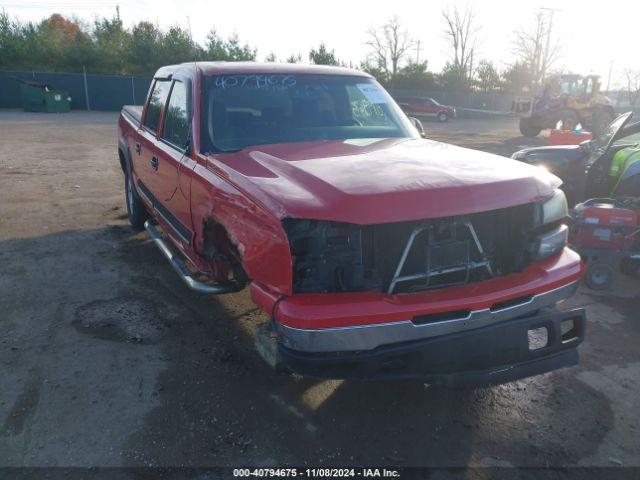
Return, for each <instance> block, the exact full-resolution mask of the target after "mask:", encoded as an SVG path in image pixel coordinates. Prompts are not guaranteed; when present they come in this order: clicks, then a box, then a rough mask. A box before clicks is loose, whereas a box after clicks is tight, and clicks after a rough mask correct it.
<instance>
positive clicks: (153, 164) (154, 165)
mask: <svg viewBox="0 0 640 480" xmlns="http://www.w3.org/2000/svg"><path fill="white" fill-rule="evenodd" d="M151 168H153V170H154V171H158V157H156V156H155V155H154V156H153V157H151Z"/></svg>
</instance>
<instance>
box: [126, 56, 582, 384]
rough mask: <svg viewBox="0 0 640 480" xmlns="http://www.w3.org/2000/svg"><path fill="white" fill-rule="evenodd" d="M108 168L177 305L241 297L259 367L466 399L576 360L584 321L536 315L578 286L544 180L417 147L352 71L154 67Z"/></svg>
mask: <svg viewBox="0 0 640 480" xmlns="http://www.w3.org/2000/svg"><path fill="white" fill-rule="evenodd" d="M118 153H119V158H120V165H121V167H122V170H123V172H124V176H125V192H126V202H127V210H128V214H129V219H130V221H131V224H132V225H133V226H134V227H136V228H140V229H142V228H146V229H147V231H148V232H149V233H150V234H151V235H152V237H153V238H154V240H155V241H156V243H157V244H158V246H159V247H160V248H161V251H162V252H163V254H164V255H165V256H166V257H167V258H168V259H169V261H170V262H171V265H172V266H173V267H174V268H175V270H176V271H177V272H178V273H179V274H180V275H181V277H182V278H183V279H184V280H185V282H186V283H187V284H188V285H189V286H190V287H191V288H193V289H195V290H197V291H200V292H203V293H210V294H219V293H228V292H234V291H237V290H240V289H242V288H243V287H245V286H246V285H248V286H249V289H250V292H251V298H252V299H253V300H254V302H255V303H256V304H257V305H258V306H259V307H260V308H261V309H262V310H264V312H266V313H267V314H268V315H270V317H271V322H270V323H269V324H268V325H269V327H270V328H271V329H272V330H271V332H270V335H267V336H266V338H269V339H273V340H271V343H268V344H267V345H271V346H272V347H273V350H272V351H271V352H270V353H272V354H273V355H272V356H271V357H270V358H271V359H272V360H273V362H274V363H275V364H277V365H279V366H282V367H286V368H287V369H289V370H293V371H297V372H300V373H302V374H305V375H312V376H319V377H331V378H350V377H360V378H389V377H403V378H405V377H418V378H420V379H421V380H424V381H429V382H434V383H439V382H440V383H456V382H464V383H476V384H484V383H500V382H505V381H509V380H512V379H515V378H521V377H525V376H528V375H533V374H538V373H541V372H546V371H549V370H553V369H556V368H559V367H562V366H566V365H571V364H574V363H576V362H577V359H578V353H577V346H578V345H579V344H580V343H581V342H582V340H583V337H584V324H585V315H584V310H581V309H575V310H569V311H557V310H551V309H550V307H553V306H554V305H555V304H556V303H557V302H559V301H561V300H564V299H565V298H567V297H569V296H570V295H572V294H573V292H575V290H576V288H577V286H578V281H579V279H580V276H581V274H582V263H581V261H580V257H579V256H578V255H577V254H576V253H575V252H573V251H572V250H570V249H569V248H568V247H567V246H566V240H567V235H566V231H567V227H566V225H564V222H565V218H566V216H567V205H566V200H565V198H564V194H563V193H562V192H561V191H560V190H558V187H559V185H560V181H559V180H558V178H556V177H555V176H553V175H551V174H549V173H547V172H545V171H543V170H542V169H539V168H536V167H532V166H528V165H525V164H523V163H521V162H517V161H513V160H510V159H507V158H503V157H498V156H495V155H490V154H487V153H483V152H478V151H473V150H467V149H464V148H460V147H455V146H451V145H446V144H442V143H438V142H434V141H430V140H426V139H423V138H420V135H419V134H418V132H417V131H416V129H415V127H414V126H413V125H412V123H411V121H410V120H409V118H407V116H406V115H405V114H403V113H402V111H401V109H400V108H399V107H398V105H397V104H396V103H395V102H394V101H393V99H392V98H391V97H390V96H389V95H388V94H387V92H386V91H385V90H384V89H383V88H382V87H381V86H380V85H379V84H378V83H377V82H376V81H375V80H374V79H373V78H372V77H371V76H369V75H368V74H366V73H363V72H360V71H357V70H349V69H345V68H339V67H328V66H302V65H277V64H258V63H225V62H220V63H198V64H197V65H196V64H194V63H190V64H182V65H175V66H169V67H164V68H161V69H160V70H159V71H158V72H157V73H156V75H155V79H154V82H153V84H152V86H151V89H150V92H149V94H148V98H147V101H146V103H145V106H144V107H143V108H139V107H138V108H137V107H129V106H125V107H124V108H123V110H122V113H121V116H120V119H119V141H118ZM268 333H269V332H268ZM261 338H265V337H264V336H263V337H261ZM535 338H538V339H540V338H542V339H543V341H542V342H539V341H538V342H536V341H534V340H535ZM532 339H534V340H532ZM263 347H264V345H263V346H262V347H261V348H262V349H263V350H264V348H263ZM265 356H267V357H269V355H266V354H265Z"/></svg>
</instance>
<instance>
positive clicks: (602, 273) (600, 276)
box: [591, 269, 610, 286]
mask: <svg viewBox="0 0 640 480" xmlns="http://www.w3.org/2000/svg"><path fill="white" fill-rule="evenodd" d="M609 277H610V275H609V272H607V271H606V270H600V269H598V270H596V271H594V272H592V273H591V282H592V283H593V284H594V285H598V286H601V285H606V284H607V283H608V282H609Z"/></svg>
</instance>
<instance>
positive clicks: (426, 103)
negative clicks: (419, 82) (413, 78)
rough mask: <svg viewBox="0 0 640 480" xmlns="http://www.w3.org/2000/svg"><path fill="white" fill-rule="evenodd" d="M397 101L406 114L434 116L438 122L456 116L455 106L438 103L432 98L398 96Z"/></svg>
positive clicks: (446, 120)
mask: <svg viewBox="0 0 640 480" xmlns="http://www.w3.org/2000/svg"><path fill="white" fill-rule="evenodd" d="M397 102H398V105H400V108H402V110H403V111H404V112H405V113H406V114H407V115H413V116H417V117H435V118H436V119H437V120H438V121H439V122H448V121H449V120H450V119H452V118H456V109H455V107H452V106H449V105H440V104H439V103H438V102H436V101H435V100H434V99H433V98H429V97H425V98H421V97H418V98H398V99H397Z"/></svg>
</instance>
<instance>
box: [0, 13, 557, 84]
mask: <svg viewBox="0 0 640 480" xmlns="http://www.w3.org/2000/svg"><path fill="white" fill-rule="evenodd" d="M441 16H442V24H443V33H444V35H445V38H446V40H447V43H448V45H449V51H450V55H449V61H448V62H447V64H446V65H445V67H444V68H443V69H442V71H440V72H433V71H430V70H429V68H428V59H423V60H421V59H420V58H419V55H420V51H421V50H420V45H419V43H418V42H417V41H416V40H415V38H414V37H412V35H411V34H410V33H409V32H408V31H407V29H406V28H404V26H403V25H402V22H401V21H400V19H399V18H398V17H397V16H395V17H392V18H391V19H389V21H388V22H386V23H385V24H384V25H380V26H376V27H372V28H370V29H369V30H368V31H367V32H366V36H367V45H368V47H369V49H370V53H369V55H367V57H366V58H365V59H364V60H363V61H362V62H361V63H360V64H358V65H355V68H360V69H362V70H365V71H367V72H369V73H371V74H372V75H374V76H375V77H376V78H377V79H378V80H379V81H380V82H381V83H382V84H384V85H385V86H386V87H388V88H391V89H392V90H395V89H405V90H408V89H411V90H439V89H443V90H444V89H446V90H462V91H482V92H510V93H513V92H520V91H522V90H527V89H532V88H536V87H538V86H539V85H540V84H541V83H542V81H543V79H544V77H545V76H546V75H547V74H548V72H549V71H550V69H551V67H552V66H553V64H554V62H555V60H556V59H557V57H558V55H559V47H558V46H559V41H558V39H557V38H555V37H554V36H553V34H552V32H551V22H550V19H549V18H547V16H546V15H545V13H544V12H542V11H539V12H538V13H537V14H536V18H535V19H534V22H533V24H532V26H531V28H530V29H522V30H518V31H516V32H515V33H514V35H515V36H514V39H513V43H514V52H515V53H516V54H517V55H516V61H515V62H514V63H512V64H511V65H509V66H507V67H505V68H503V69H501V70H500V69H499V68H498V67H496V65H495V64H494V63H493V62H492V61H490V60H488V59H485V58H479V53H478V52H479V48H478V45H479V43H480V40H481V27H480V25H479V24H478V22H477V19H476V15H475V12H474V11H473V9H471V8H470V7H466V8H462V9H459V8H458V7H452V8H449V9H446V10H444V11H442V12H441ZM414 52H417V58H414ZM257 55H258V51H257V49H256V48H255V47H252V46H251V45H249V44H248V43H246V42H242V41H241V40H240V38H239V37H238V35H237V34H233V35H231V36H229V37H223V36H221V35H220V34H219V33H218V32H217V31H216V30H215V29H211V31H210V32H209V34H208V35H207V38H206V41H205V43H204V45H201V44H198V43H196V42H194V41H193V40H192V38H191V35H190V34H189V32H188V30H186V29H184V28H182V27H179V26H172V27H169V28H168V29H161V28H159V27H158V26H157V25H155V24H153V23H150V22H147V21H141V22H138V23H137V24H135V25H133V26H132V27H131V28H125V27H124V26H123V22H122V20H121V19H120V18H119V17H118V16H116V17H113V18H99V19H97V20H95V21H94V22H93V23H91V24H87V23H84V22H82V21H80V20H77V19H70V18H65V17H63V16H62V15H60V14H53V15H51V16H50V17H48V18H45V19H43V20H41V21H40V22H28V23H22V22H20V21H18V20H17V19H13V18H11V17H9V16H8V15H7V14H6V13H5V12H2V13H0V69H4V70H41V71H53V72H81V71H83V68H86V70H87V71H88V72H91V73H109V74H142V75H151V74H152V73H153V72H154V71H155V70H156V69H157V68H158V67H160V66H162V65H167V64H173V63H180V62H185V61H191V60H199V61H207V60H210V61H212V60H227V61H238V60H250V61H251V60H257ZM262 60H264V61H268V62H274V61H285V62H291V63H297V62H302V61H306V60H308V61H309V62H310V63H315V64H328V65H345V62H343V61H341V60H340V59H339V57H338V56H337V55H336V53H335V51H334V50H332V49H330V48H328V47H327V45H326V44H325V43H320V44H319V45H318V47H315V48H312V49H311V50H310V51H309V52H308V54H307V55H306V56H305V57H304V58H303V55H302V54H301V53H294V54H291V55H289V56H287V57H284V58H278V57H277V55H276V54H275V53H269V54H268V55H266V57H265V58H263V59H262ZM348 66H351V67H354V65H348Z"/></svg>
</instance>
